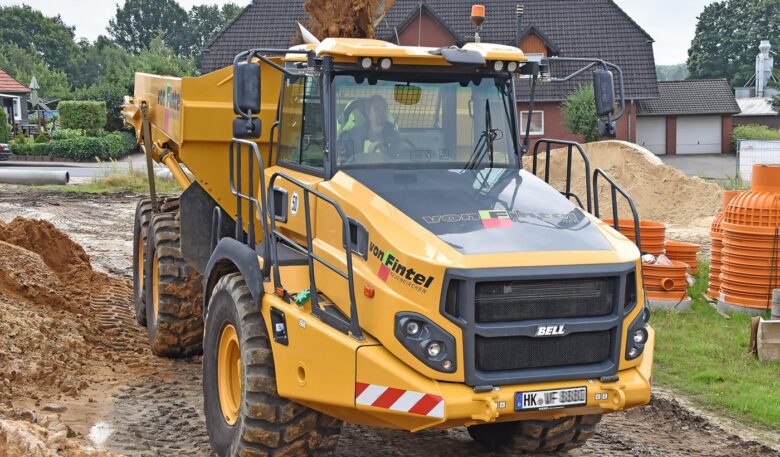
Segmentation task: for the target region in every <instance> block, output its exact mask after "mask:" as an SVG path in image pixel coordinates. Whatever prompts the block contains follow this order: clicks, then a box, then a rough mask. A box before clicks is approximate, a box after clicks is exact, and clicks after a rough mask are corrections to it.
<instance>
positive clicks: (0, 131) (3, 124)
mask: <svg viewBox="0 0 780 457" xmlns="http://www.w3.org/2000/svg"><path fill="white" fill-rule="evenodd" d="M10 139H11V124H9V123H8V116H6V114H5V110H4V109H0V143H8V140H10Z"/></svg>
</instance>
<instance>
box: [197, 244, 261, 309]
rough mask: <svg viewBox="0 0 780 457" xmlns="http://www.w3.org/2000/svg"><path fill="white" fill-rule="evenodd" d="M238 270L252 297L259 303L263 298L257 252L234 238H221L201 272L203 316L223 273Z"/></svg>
mask: <svg viewBox="0 0 780 457" xmlns="http://www.w3.org/2000/svg"><path fill="white" fill-rule="evenodd" d="M236 271H238V272H240V273H241V276H243V277H244V281H246V285H247V287H249V291H250V292H251V293H252V298H253V299H254V301H255V302H256V303H257V304H258V305H259V304H260V300H262V298H263V293H264V292H263V271H262V269H261V268H260V263H259V262H258V257H257V253H256V252H255V251H254V250H253V249H252V248H250V247H249V246H247V245H246V244H244V243H242V242H240V241H238V240H236V239H234V238H222V239H221V240H220V241H219V243H217V247H216V248H215V249H214V252H212V253H211V257H210V258H209V261H208V264H206V269H205V271H204V273H203V311H204V312H203V316H206V312H205V311H206V309H207V308H208V304H209V299H210V298H211V291H212V290H213V289H214V286H215V285H216V284H217V281H219V278H220V277H222V276H223V275H225V274H228V273H233V272H236Z"/></svg>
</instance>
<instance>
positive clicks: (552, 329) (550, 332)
mask: <svg viewBox="0 0 780 457" xmlns="http://www.w3.org/2000/svg"><path fill="white" fill-rule="evenodd" d="M565 334H566V331H565V329H564V326H563V325H540V326H538V327H536V335H535V336H563V335H565Z"/></svg>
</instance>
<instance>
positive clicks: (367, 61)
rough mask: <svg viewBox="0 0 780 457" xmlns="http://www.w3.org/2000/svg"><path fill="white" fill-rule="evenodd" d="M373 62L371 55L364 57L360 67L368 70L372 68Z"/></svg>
mask: <svg viewBox="0 0 780 457" xmlns="http://www.w3.org/2000/svg"><path fill="white" fill-rule="evenodd" d="M373 64H374V61H373V60H371V57H363V58H362V59H360V67H361V68H363V69H364V70H368V69H369V68H371V65H373Z"/></svg>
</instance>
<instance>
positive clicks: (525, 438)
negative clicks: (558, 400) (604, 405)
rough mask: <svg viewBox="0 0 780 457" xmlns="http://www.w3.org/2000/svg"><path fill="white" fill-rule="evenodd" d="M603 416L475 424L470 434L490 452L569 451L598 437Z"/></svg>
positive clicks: (592, 415)
mask: <svg viewBox="0 0 780 457" xmlns="http://www.w3.org/2000/svg"><path fill="white" fill-rule="evenodd" d="M600 421H601V414H590V415H585V416H571V417H563V418H560V419H555V420H551V421H542V420H527V421H518V422H497V423H494V424H483V425H474V426H471V427H469V428H468V432H469V435H471V437H472V438H473V439H474V441H476V442H477V443H479V444H481V445H482V446H484V447H486V448H488V449H491V450H500V449H508V450H512V451H521V452H528V453H548V452H559V451H568V450H570V449H574V448H578V447H580V446H583V445H584V444H585V443H586V442H587V441H588V440H589V439H590V438H592V437H593V435H595V434H596V424H598V423H599V422H600Z"/></svg>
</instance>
